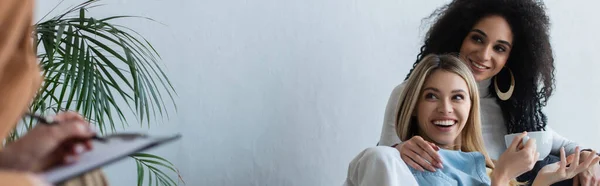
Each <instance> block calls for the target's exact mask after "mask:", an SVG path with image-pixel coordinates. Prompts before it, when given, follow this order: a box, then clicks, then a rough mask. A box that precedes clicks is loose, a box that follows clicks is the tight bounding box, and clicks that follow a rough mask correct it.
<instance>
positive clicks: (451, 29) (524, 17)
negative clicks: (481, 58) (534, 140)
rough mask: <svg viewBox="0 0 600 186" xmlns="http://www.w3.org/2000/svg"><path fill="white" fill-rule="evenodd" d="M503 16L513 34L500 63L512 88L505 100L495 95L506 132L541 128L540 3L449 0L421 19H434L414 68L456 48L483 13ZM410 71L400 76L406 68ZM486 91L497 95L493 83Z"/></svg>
mask: <svg viewBox="0 0 600 186" xmlns="http://www.w3.org/2000/svg"><path fill="white" fill-rule="evenodd" d="M490 15H498V16H501V17H503V18H504V19H506V21H507V22H508V23H509V25H510V26H511V30H512V33H513V38H514V39H513V48H512V50H511V52H510V56H509V58H508V61H507V63H506V65H505V66H506V67H508V68H510V70H512V72H513V74H514V78H515V89H514V92H513V94H512V97H511V98H510V99H509V100H507V101H501V100H500V99H498V103H499V104H500V107H501V109H502V112H503V115H504V118H505V120H506V128H507V130H508V131H507V132H508V133H516V132H522V131H540V130H545V128H546V123H547V118H546V115H545V114H544V113H543V112H542V107H544V106H546V102H547V101H548V99H549V97H550V96H551V95H552V91H553V89H554V58H553V56H552V55H553V54H552V47H551V46H550V36H549V27H550V23H549V19H548V16H547V15H546V13H545V5H544V4H543V2H541V1H535V0H485V1H484V0H454V1H452V2H451V3H449V4H447V5H445V6H443V7H441V8H439V9H437V10H436V11H434V12H433V13H432V14H431V15H430V16H429V17H428V18H426V19H425V20H431V18H435V19H434V21H435V22H434V24H433V25H432V26H431V28H430V29H429V31H428V32H427V35H426V37H425V43H424V45H423V46H422V47H421V50H420V53H419V55H418V56H417V61H416V62H415V63H414V65H413V69H414V67H415V66H416V65H417V64H418V63H419V61H421V59H422V58H423V57H424V56H427V55H428V54H432V53H433V54H443V53H458V52H459V50H460V48H461V45H462V42H463V39H464V38H465V37H466V36H467V35H468V33H469V31H470V30H471V29H472V28H473V26H474V25H475V24H476V23H477V22H478V21H479V20H480V19H481V18H483V17H486V16H490ZM413 69H411V70H410V72H409V74H408V75H407V76H406V78H408V77H409V76H410V74H411V73H412V70H413ZM496 78H497V81H498V85H499V86H500V87H499V88H500V89H501V90H507V88H503V85H504V87H508V85H509V84H510V76H509V74H508V72H506V70H502V71H501V72H500V73H499V74H497V75H496ZM490 92H492V94H493V95H494V96H496V97H497V95H496V92H495V90H494V87H493V85H492V86H490Z"/></svg>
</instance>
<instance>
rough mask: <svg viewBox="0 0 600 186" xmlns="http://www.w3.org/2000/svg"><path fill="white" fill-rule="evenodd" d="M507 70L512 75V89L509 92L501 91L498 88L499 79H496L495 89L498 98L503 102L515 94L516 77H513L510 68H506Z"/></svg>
mask: <svg viewBox="0 0 600 186" xmlns="http://www.w3.org/2000/svg"><path fill="white" fill-rule="evenodd" d="M506 69H508V72H509V73H510V87H509V88H508V91H506V92H501V91H500V89H499V88H498V77H497V76H496V77H495V78H494V89H496V94H497V95H498V98H500V100H502V101H506V100H508V99H510V97H511V96H512V94H513V92H514V91H515V76H514V75H513V73H512V71H511V70H510V68H506Z"/></svg>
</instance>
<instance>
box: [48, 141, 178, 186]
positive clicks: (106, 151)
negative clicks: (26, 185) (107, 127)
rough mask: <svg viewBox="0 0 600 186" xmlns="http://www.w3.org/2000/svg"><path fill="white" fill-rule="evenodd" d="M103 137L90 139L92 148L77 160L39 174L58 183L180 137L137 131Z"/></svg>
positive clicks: (53, 182)
mask: <svg viewBox="0 0 600 186" xmlns="http://www.w3.org/2000/svg"><path fill="white" fill-rule="evenodd" d="M104 138H105V139H106V141H105V142H100V141H96V140H94V141H92V143H93V149H92V150H91V151H89V152H85V153H83V154H81V156H80V157H79V160H78V161H77V162H75V163H73V164H68V165H61V166H57V167H53V168H51V169H49V170H46V171H44V172H43V173H41V174H40V175H41V176H42V177H43V178H44V179H46V181H48V182H50V183H52V184H58V183H61V182H63V181H66V180H68V179H70V178H73V177H77V176H80V175H83V174H85V173H87V172H89V171H92V170H94V169H97V168H99V167H103V166H106V165H109V164H112V163H114V162H117V161H119V160H121V159H123V158H126V157H127V156H129V155H132V154H134V153H137V152H140V151H144V150H147V149H151V148H154V147H157V146H160V145H163V144H165V143H167V142H171V141H174V140H177V139H179V138H181V135H180V134H176V135H173V136H163V137H159V136H149V135H146V134H139V133H121V134H114V135H110V136H105V137H104Z"/></svg>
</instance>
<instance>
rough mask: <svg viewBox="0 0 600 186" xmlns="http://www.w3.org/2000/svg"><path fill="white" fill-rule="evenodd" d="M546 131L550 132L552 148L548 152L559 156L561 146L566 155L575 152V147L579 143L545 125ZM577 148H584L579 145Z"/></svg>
mask: <svg viewBox="0 0 600 186" xmlns="http://www.w3.org/2000/svg"><path fill="white" fill-rule="evenodd" d="M546 131H548V132H551V133H552V150H550V154H552V155H555V156H560V148H561V147H565V153H567V154H566V155H567V156H568V155H571V154H573V153H575V147H577V146H579V144H577V143H575V142H574V141H571V140H569V139H567V138H565V137H563V136H561V135H560V134H558V133H556V131H554V130H552V128H550V126H546ZM579 149H580V150H582V149H584V148H583V147H581V146H580V147H579Z"/></svg>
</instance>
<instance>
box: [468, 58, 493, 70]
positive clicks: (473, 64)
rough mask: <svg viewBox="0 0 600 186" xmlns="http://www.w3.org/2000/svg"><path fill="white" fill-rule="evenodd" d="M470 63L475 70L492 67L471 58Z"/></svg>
mask: <svg viewBox="0 0 600 186" xmlns="http://www.w3.org/2000/svg"><path fill="white" fill-rule="evenodd" d="M469 64H470V65H471V67H473V70H477V71H484V70H488V69H490V67H488V66H485V65H483V64H481V63H478V62H475V61H473V60H471V59H469Z"/></svg>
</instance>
